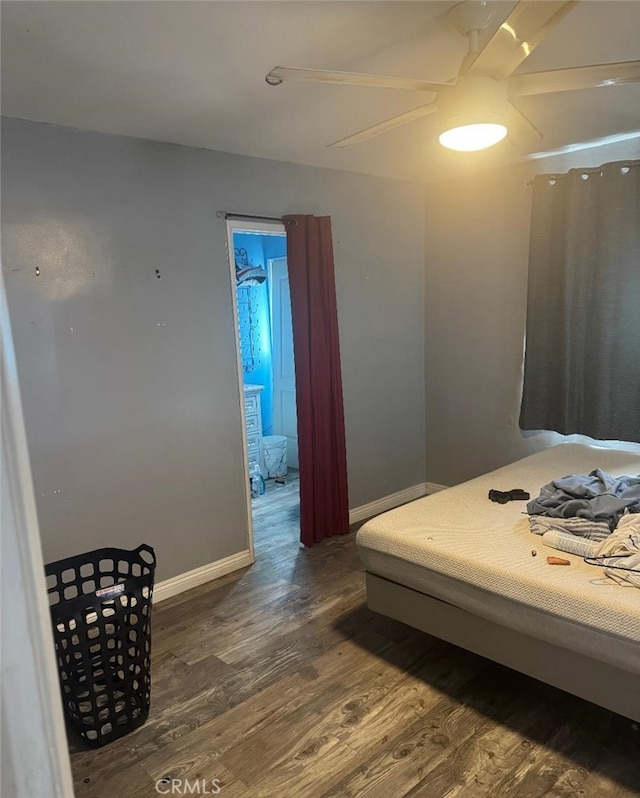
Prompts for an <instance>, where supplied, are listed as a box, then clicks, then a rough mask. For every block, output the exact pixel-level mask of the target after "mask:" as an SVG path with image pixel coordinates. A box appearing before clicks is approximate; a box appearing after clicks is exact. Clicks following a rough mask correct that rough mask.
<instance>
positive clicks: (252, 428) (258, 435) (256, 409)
mask: <svg viewBox="0 0 640 798" xmlns="http://www.w3.org/2000/svg"><path fill="white" fill-rule="evenodd" d="M262 391H264V385H245V386H244V417H245V421H246V425H247V454H248V461H249V472H251V467H252V466H253V464H254V463H258V464H259V465H260V468H262V469H263V470H264V466H263V463H262V413H261V410H260V394H261V393H262Z"/></svg>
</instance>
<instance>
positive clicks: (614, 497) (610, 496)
mask: <svg viewBox="0 0 640 798" xmlns="http://www.w3.org/2000/svg"><path fill="white" fill-rule="evenodd" d="M625 510H627V511H628V512H631V513H637V512H640V475H638V476H635V477H632V476H623V477H613V476H611V474H607V473H605V472H604V471H602V470H601V469H600V468H596V470H595V471H592V472H591V473H590V474H570V475H569V476H567V477H562V478H561V479H554V480H553V482H550V483H549V484H548V485H545V486H544V487H543V488H542V489H541V490H540V495H539V496H538V497H537V498H536V499H532V500H531V501H530V502H529V503H528V504H527V512H528V513H529V515H547V516H550V517H552V518H589V519H591V520H592V521H606V522H607V523H608V524H609V528H610V529H612V530H613V529H615V526H616V524H617V523H618V519H619V518H620V516H621V515H622V513H623V512H624V511H625Z"/></svg>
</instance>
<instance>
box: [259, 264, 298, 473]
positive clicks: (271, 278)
mask: <svg viewBox="0 0 640 798" xmlns="http://www.w3.org/2000/svg"><path fill="white" fill-rule="evenodd" d="M276 261H284V262H285V264H286V266H287V275H288V272H289V264H288V262H287V256H286V255H280V256H279V257H276V258H267V272H268V274H269V305H270V307H269V310H270V315H271V343H272V352H273V327H274V325H273V264H274V263H275V262H276ZM289 309H291V298H289ZM293 364H294V372H295V353H294V354H293ZM274 385H275V380H274ZM293 389H294V393H295V390H296V385H295V375H294V388H293ZM273 397H274V402H273V408H274V425H275V407H276V403H275V390H274V394H273ZM273 434H274V435H282V434H283V433H282V432H281V431H280V432H275V430H274V433H273ZM293 467H294V466H292V468H293ZM295 468H297V469H299V468H300V462H299V458H298V430H297V411H296V466H295Z"/></svg>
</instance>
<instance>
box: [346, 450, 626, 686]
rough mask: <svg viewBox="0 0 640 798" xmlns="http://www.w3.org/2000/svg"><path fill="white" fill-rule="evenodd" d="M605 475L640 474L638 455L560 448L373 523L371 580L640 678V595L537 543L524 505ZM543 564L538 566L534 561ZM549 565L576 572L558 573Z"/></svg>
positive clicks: (362, 546)
mask: <svg viewBox="0 0 640 798" xmlns="http://www.w3.org/2000/svg"><path fill="white" fill-rule="evenodd" d="M598 467H599V468H602V469H603V470H604V471H607V472H609V473H611V474H613V475H616V476H621V475H623V474H633V475H637V474H640V453H634V452H625V451H617V450H612V449H604V448H600V447H596V446H585V445H582V444H572V443H567V444H561V445H559V446H555V447H552V448H550V449H546V450H544V451H542V452H539V453H538V454H534V455H532V456H530V457H526V458H525V459H523V460H519V461H518V462H516V463H512V464H511V465H508V466H505V467H504V468H499V469H498V470H496V471H492V472H490V473H489V474H485V475H483V476H481V477H478V478H477V479H473V480H470V481H469V482H465V483H463V484H461V485H457V486H455V487H453V488H448V489H447V490H444V491H441V492H439V493H436V494H434V495H431V496H427V497H425V498H423V499H418V500H417V501H414V502H411V503H410V504H406V505H404V506H402V507H398V508H396V509H395V510H391V511H390V512H387V513H384V514H382V515H380V516H378V517H376V518H374V519H372V520H371V521H368V522H367V523H366V524H365V525H364V526H363V527H361V529H360V530H359V531H358V534H357V538H356V543H357V546H358V552H359V554H360V558H361V560H362V562H363V563H364V565H365V567H366V569H367V571H369V572H370V573H373V574H376V575H378V576H381V577H384V578H386V579H389V580H391V581H393V582H396V583H398V584H400V585H404V586H406V587H409V588H412V589H414V590H418V591H420V592H422V593H426V594H428V595H430V596H433V597H435V598H438V599H441V600H443V601H446V602H448V603H450V604H454V605H455V606H458V607H460V608H462V609H464V610H467V611H469V612H471V613H473V614H475V615H479V616H481V617H484V618H487V619H488V620H491V621H494V622H497V623H499V624H501V625H502V626H507V627H509V628H512V629H515V630H516V631H519V632H524V633H526V634H529V635H532V636H534V637H538V638H540V639H542V640H546V641H547V642H551V643H555V644H557V645H561V646H562V647H564V648H570V649H573V650H575V651H578V652H580V653H583V654H587V655H589V656H593V657H595V658H597V659H601V660H602V661H604V662H609V663H611V664H614V665H617V666H618V667H623V668H625V669H626V670H631V671H632V672H634V673H639V674H640V590H639V589H638V588H636V587H633V586H629V587H626V586H625V587H623V586H621V585H618V584H616V583H614V582H613V580H610V579H609V578H608V577H606V576H605V575H604V574H603V573H602V571H601V569H599V568H598V567H596V566H590V565H587V564H586V563H584V562H583V561H582V559H581V558H580V557H577V556H574V555H570V554H565V553H564V552H557V551H555V550H553V549H549V548H547V547H546V546H544V545H543V544H542V540H541V538H540V537H539V536H537V535H533V534H531V532H530V531H529V524H528V520H527V518H528V517H527V515H526V503H525V502H518V501H516V502H509V503H507V504H496V503H494V502H491V501H489V499H488V497H487V494H488V492H489V489H491V488H495V489H497V490H510V489H512V488H523V489H524V490H527V491H529V493H530V494H531V497H532V498H533V497H535V496H537V495H538V493H539V491H540V488H541V487H542V485H544V484H545V483H547V482H549V481H551V480H552V479H555V478H558V477H562V476H566V475H568V474H580V473H588V472H589V471H592V470H593V469H594V468H598ZM533 551H536V552H537V555H536V556H533V555H532V552H533ZM548 555H558V556H561V557H563V558H566V559H568V560H569V561H570V562H571V565H570V566H569V567H566V566H564V567H563V566H551V565H548V564H547V562H546V557H547V556H548Z"/></svg>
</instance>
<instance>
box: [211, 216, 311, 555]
mask: <svg viewBox="0 0 640 798" xmlns="http://www.w3.org/2000/svg"><path fill="white" fill-rule="evenodd" d="M227 225H228V239H229V255H230V265H231V276H232V280H233V281H234V289H235V290H234V294H235V299H236V303H235V308H234V317H235V324H236V329H237V347H238V369H239V373H240V385H241V388H242V391H243V396H242V397H241V399H242V401H241V402H240V405H241V414H242V425H243V436H244V455H245V472H246V473H245V476H246V486H247V494H248V497H249V501H248V506H249V507H250V514H249V515H250V517H249V529H250V534H251V535H252V536H253V548H254V552H255V556H256V557H260V554H261V552H263V551H266V550H271V549H273V548H274V547H275V546H278V545H289V544H291V545H297V544H298V541H299V537H300V490H299V476H298V431H297V414H296V389H295V360H294V348H293V332H292V325H291V300H290V293H289V275H288V270H287V239H286V233H285V228H284V224H282V223H278V222H258V221H255V222H254V221H237V220H229V221H228V222H227Z"/></svg>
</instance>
